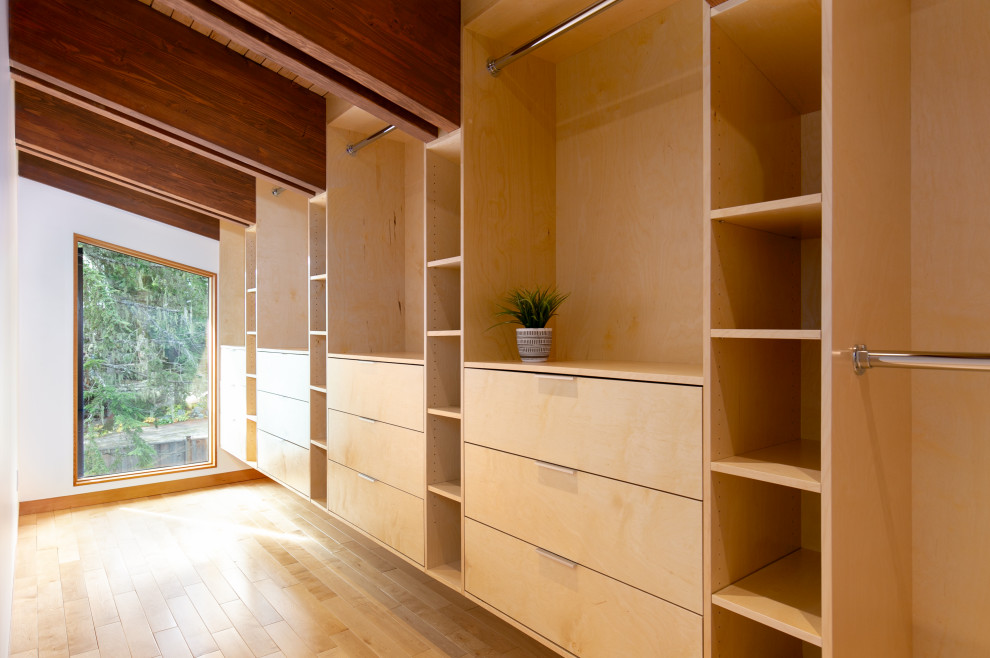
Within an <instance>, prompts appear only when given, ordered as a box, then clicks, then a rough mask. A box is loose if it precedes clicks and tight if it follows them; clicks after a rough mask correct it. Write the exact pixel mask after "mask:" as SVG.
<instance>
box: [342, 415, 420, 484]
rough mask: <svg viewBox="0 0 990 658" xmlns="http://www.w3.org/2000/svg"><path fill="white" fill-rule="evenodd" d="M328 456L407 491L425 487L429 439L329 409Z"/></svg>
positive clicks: (393, 426) (398, 428)
mask: <svg viewBox="0 0 990 658" xmlns="http://www.w3.org/2000/svg"><path fill="white" fill-rule="evenodd" d="M328 413H329V416H328V419H327V428H328V432H327V434H328V437H327V438H328V441H327V448H328V451H329V457H330V459H332V460H333V461H335V462H337V463H338V464H342V465H344V466H347V467H348V468H352V469H354V470H355V471H360V472H361V473H364V474H365V475H370V476H371V477H373V478H375V479H376V480H381V481H383V482H385V483H386V484H390V485H392V486H393V487H395V488H397V489H402V490H403V491H405V492H406V493H410V494H412V495H414V496H419V497H422V496H423V495H424V494H425V490H426V438H425V435H424V434H423V433H422V432H416V431H413V430H409V429H406V428H404V427H398V426H396V425H389V424H388V423H380V422H377V421H369V420H367V419H364V418H361V417H360V416H352V415H350V414H345V413H342V412H340V411H334V410H330V411H329V412H328Z"/></svg>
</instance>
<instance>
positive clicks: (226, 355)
mask: <svg viewBox="0 0 990 658" xmlns="http://www.w3.org/2000/svg"><path fill="white" fill-rule="evenodd" d="M246 367H247V359H246V354H245V351H244V348H243V347H234V346H230V345H221V346H220V423H219V427H220V447H221V448H223V449H224V450H225V451H227V452H229V453H230V454H232V455H233V456H234V457H237V458H238V459H240V460H246V459H247V428H246V427H245V422H244V421H245V417H246V415H247V387H246V386H245V384H244V382H245V379H246V378H245V373H246Z"/></svg>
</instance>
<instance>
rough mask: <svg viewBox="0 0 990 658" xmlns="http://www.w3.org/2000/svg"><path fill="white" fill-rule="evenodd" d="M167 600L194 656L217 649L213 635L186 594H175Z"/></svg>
mask: <svg viewBox="0 0 990 658" xmlns="http://www.w3.org/2000/svg"><path fill="white" fill-rule="evenodd" d="M167 602H168V608H169V610H171V611H172V616H173V617H174V618H175V622H176V623H177V624H178V625H179V630H180V631H182V637H183V638H185V640H186V645H187V646H188V647H189V650H190V651H192V653H193V655H194V656H202V655H203V654H207V653H211V652H213V651H218V650H219V647H217V643H216V642H215V641H214V639H213V635H212V634H211V633H210V630H209V629H208V628H207V627H206V624H204V623H203V620H202V619H201V618H200V616H199V613H198V612H196V608H195V606H193V604H192V601H190V600H189V597H188V596H176V597H175V598H171V599H168V601H167Z"/></svg>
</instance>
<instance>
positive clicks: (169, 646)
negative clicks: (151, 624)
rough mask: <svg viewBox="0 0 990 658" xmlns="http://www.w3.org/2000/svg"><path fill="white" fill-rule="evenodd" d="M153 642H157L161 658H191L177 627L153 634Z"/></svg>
mask: <svg viewBox="0 0 990 658" xmlns="http://www.w3.org/2000/svg"><path fill="white" fill-rule="evenodd" d="M155 641H156V642H158V649H159V650H160V651H161V652H162V658H193V655H192V652H191V651H189V647H188V646H186V640H185V638H183V637H182V631H180V630H179V627H178V626H175V627H173V628H166V629H165V630H163V631H158V632H157V633H155Z"/></svg>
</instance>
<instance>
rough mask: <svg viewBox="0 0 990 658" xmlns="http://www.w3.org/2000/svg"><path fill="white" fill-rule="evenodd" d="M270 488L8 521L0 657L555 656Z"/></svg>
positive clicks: (213, 491)
mask: <svg viewBox="0 0 990 658" xmlns="http://www.w3.org/2000/svg"><path fill="white" fill-rule="evenodd" d="M355 534H356V533H354V532H353V531H349V530H346V529H344V527H343V526H342V524H335V523H334V522H333V521H332V520H331V519H330V518H329V517H328V516H327V515H326V514H322V513H320V511H319V510H318V509H316V508H315V507H314V506H313V505H312V504H310V503H308V502H306V501H304V500H302V499H301V498H299V497H297V496H295V495H294V494H292V493H290V492H288V491H287V490H285V489H283V488H282V487H281V486H279V485H277V484H275V483H273V482H271V481H269V480H255V481H251V482H245V483H239V484H234V485H227V486H222V487H213V488H209V489H199V490H195V491H188V492H182V493H176V494H168V495H163V496H153V497H150V498H141V499H137V500H130V501H123V502H119V503H108V504H104V505H96V506H92V507H82V508H76V509H69V510H61V511H57V512H49V513H43V514H33V515H27V516H22V517H21V519H20V530H19V535H18V546H17V557H16V574H15V578H16V580H15V592H14V612H13V619H12V643H11V656H12V658H25V657H27V656H38V657H43V656H64V657H79V658H101V657H102V658H108V657H112V658H119V657H124V656H135V657H136V658H152V657H154V656H164V657H166V658H170V657H172V656H208V657H209V658H216V657H220V656H230V657H240V656H245V657H251V656H257V657H258V658H261V657H262V656H272V657H277V656H284V657H286V658H307V657H313V656H319V657H320V658H330V657H334V658H340V657H343V656H354V657H357V658H374V657H375V656H379V657H382V658H402V657H405V656H417V657H421V658H428V657H433V656H492V657H494V656H505V657H507V658H524V657H539V658H543V657H549V656H554V655H556V654H553V653H552V652H550V651H549V650H548V649H546V648H545V647H543V646H542V645H540V644H539V643H537V642H535V641H534V640H532V639H531V638H528V637H526V636H525V635H523V634H522V633H520V632H518V631H517V630H515V629H514V628H512V627H510V626H508V625H507V624H505V623H503V622H502V621H501V620H499V619H497V618H495V617H494V616H493V615H491V614H489V613H488V612H486V611H484V610H482V609H481V608H479V607H478V606H476V605H474V604H473V603H471V602H470V601H468V600H467V599H465V598H464V597H462V596H460V595H459V594H457V593H455V592H452V591H451V590H449V589H448V588H446V587H444V586H443V585H441V584H439V583H437V582H436V581H434V580H433V579H432V578H430V577H429V576H426V575H425V574H423V573H422V572H420V571H418V570H416V569H415V568H414V567H412V566H410V565H408V564H406V563H405V562H403V561H402V560H400V559H398V558H396V557H394V556H393V555H391V554H390V553H388V552H387V551H385V550H384V549H382V548H381V547H379V546H377V545H376V544H374V543H373V542H370V541H368V540H367V539H364V538H361V537H356V536H354V535H355Z"/></svg>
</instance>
